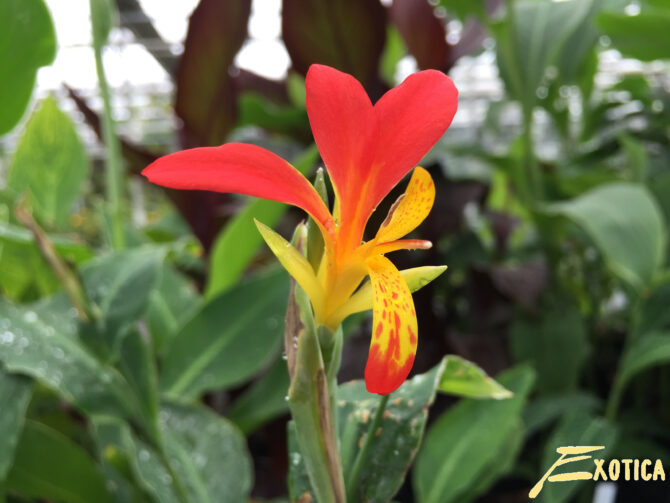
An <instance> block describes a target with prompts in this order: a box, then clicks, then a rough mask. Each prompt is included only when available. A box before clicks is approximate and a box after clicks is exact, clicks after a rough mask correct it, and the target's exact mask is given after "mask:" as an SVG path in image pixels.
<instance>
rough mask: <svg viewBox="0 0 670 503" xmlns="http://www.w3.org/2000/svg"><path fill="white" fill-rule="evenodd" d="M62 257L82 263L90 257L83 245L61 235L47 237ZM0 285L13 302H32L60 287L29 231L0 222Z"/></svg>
mask: <svg viewBox="0 0 670 503" xmlns="http://www.w3.org/2000/svg"><path fill="white" fill-rule="evenodd" d="M49 237H50V238H51V240H52V242H53V244H54V247H55V248H56V251H57V252H58V254H59V255H60V257H61V258H63V259H64V260H66V261H67V262H69V263H72V264H81V263H83V262H85V261H87V260H88V259H90V258H91V257H92V256H93V252H92V250H91V249H90V248H89V247H88V246H87V245H85V244H83V243H79V242H75V241H72V240H70V239H66V238H63V237H60V236H55V235H50V236H49ZM0 286H1V287H2V290H3V292H4V293H5V295H6V296H7V297H8V298H10V299H13V300H20V301H26V300H33V299H34V298H35V297H36V296H38V295H39V296H44V295H49V294H52V293H54V292H56V291H58V290H59V289H61V288H62V285H61V283H60V281H59V280H58V278H57V277H56V276H55V275H54V273H53V272H52V271H51V269H50V268H49V266H48V265H47V263H46V262H45V260H44V258H43V257H42V255H41V253H40V251H39V250H38V249H37V245H36V244H35V240H34V237H33V235H32V233H31V232H30V231H28V230H27V229H24V228H22V227H17V226H15V225H11V224H8V223H2V222H0Z"/></svg>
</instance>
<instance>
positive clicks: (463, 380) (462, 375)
mask: <svg viewBox="0 0 670 503" xmlns="http://www.w3.org/2000/svg"><path fill="white" fill-rule="evenodd" d="M445 362H446V364H445V369H444V372H443V373H442V376H441V377H440V382H439V384H438V387H437V389H438V391H442V392H443V393H449V394H452V395H460V396H466V397H471V398H496V399H503V398H510V397H511V396H512V393H511V392H510V391H509V390H507V389H505V388H504V387H503V386H501V385H500V384H499V383H498V382H497V381H496V380H495V379H492V378H491V377H489V376H488V375H486V372H484V371H483V370H482V369H481V368H480V367H478V366H477V365H475V364H474V363H472V362H469V361H468V360H466V359H465V358H461V357H460V356H456V355H450V356H447V357H446V358H445Z"/></svg>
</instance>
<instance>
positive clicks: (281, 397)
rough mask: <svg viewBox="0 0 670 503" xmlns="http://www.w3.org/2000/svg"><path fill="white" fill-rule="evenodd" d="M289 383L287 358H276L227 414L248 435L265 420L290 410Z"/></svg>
mask: <svg viewBox="0 0 670 503" xmlns="http://www.w3.org/2000/svg"><path fill="white" fill-rule="evenodd" d="M288 387H289V378H288V369H287V368H286V361H285V360H283V359H277V361H276V362H275V363H274V364H273V365H272V367H270V369H269V370H268V371H267V373H266V374H265V375H263V376H262V377H261V378H260V379H258V381H256V382H255V383H254V384H253V385H252V386H251V387H250V388H249V389H248V390H247V391H245V392H244V394H242V395H241V396H239V397H238V398H237V399H236V400H235V401H234V402H233V403H232V405H231V406H230V409H228V411H227V413H226V417H227V418H228V419H230V420H231V421H232V422H233V423H235V425H237V427H238V428H239V429H240V430H242V433H244V434H245V435H248V434H250V433H252V432H253V431H255V430H256V429H258V428H259V427H260V426H261V425H263V424H264V423H266V422H268V421H270V420H272V419H274V418H276V417H278V416H280V415H282V414H286V413H287V412H288V403H287V402H286V394H287V393H288Z"/></svg>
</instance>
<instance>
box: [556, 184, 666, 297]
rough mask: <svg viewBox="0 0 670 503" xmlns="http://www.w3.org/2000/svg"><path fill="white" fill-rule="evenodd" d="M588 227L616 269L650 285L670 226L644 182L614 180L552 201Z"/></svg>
mask: <svg viewBox="0 0 670 503" xmlns="http://www.w3.org/2000/svg"><path fill="white" fill-rule="evenodd" d="M547 212H548V213H552V214H558V215H564V216H566V217H568V218H569V219H571V220H573V221H574V222H575V223H577V224H578V225H579V226H580V227H582V228H583V229H584V230H585V231H586V233H587V234H588V235H589V237H590V238H591V239H593V241H594V243H595V244H596V245H597V246H598V248H600V251H601V253H602V254H603V256H604V258H605V261H606V262H607V263H608V265H609V267H610V269H611V270H612V271H613V272H614V273H615V274H616V275H618V276H619V277H621V278H622V279H623V280H624V281H627V282H628V283H630V284H631V285H632V286H633V287H635V288H638V289H641V288H643V287H645V286H648V285H649V284H650V283H651V281H652V279H653V278H654V277H655V276H656V274H657V272H658V270H659V268H660V267H661V265H662V264H663V261H664V260H665V250H666V245H667V230H666V226H665V222H664V220H663V215H662V213H661V211H660V209H659V207H658V204H657V203H656V200H655V199H654V197H653V196H652V195H651V193H650V192H649V191H648V190H647V189H646V188H645V187H644V186H642V185H636V184H632V183H625V182H619V183H611V184H607V185H603V186H600V187H597V188H595V189H593V190H590V191H589V192H586V193H585V194H582V195H581V196H579V197H577V198H575V199H572V200H570V201H565V202H561V203H555V204H551V205H548V206H547Z"/></svg>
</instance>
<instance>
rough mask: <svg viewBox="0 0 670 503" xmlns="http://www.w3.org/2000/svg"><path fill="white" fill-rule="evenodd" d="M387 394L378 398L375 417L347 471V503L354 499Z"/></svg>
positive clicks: (384, 407) (386, 400)
mask: <svg viewBox="0 0 670 503" xmlns="http://www.w3.org/2000/svg"><path fill="white" fill-rule="evenodd" d="M389 396H391V395H383V396H382V397H381V398H380V399H379V405H378V406H377V410H376V411H375V417H374V419H373V420H372V422H371V423H370V426H369V427H368V432H367V433H366V434H365V442H364V443H363V447H361V449H360V450H359V451H358V454H357V455H356V459H355V460H354V466H353V467H352V468H351V472H349V477H348V478H347V502H348V503H354V502H355V501H356V491H357V490H358V485H359V483H360V479H361V472H362V470H363V466H365V463H366V461H367V459H368V456H369V455H370V449H371V448H372V441H373V438H374V437H375V432H376V431H377V428H379V423H380V422H381V420H382V416H383V415H384V411H385V410H386V404H387V403H388V401H389Z"/></svg>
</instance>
